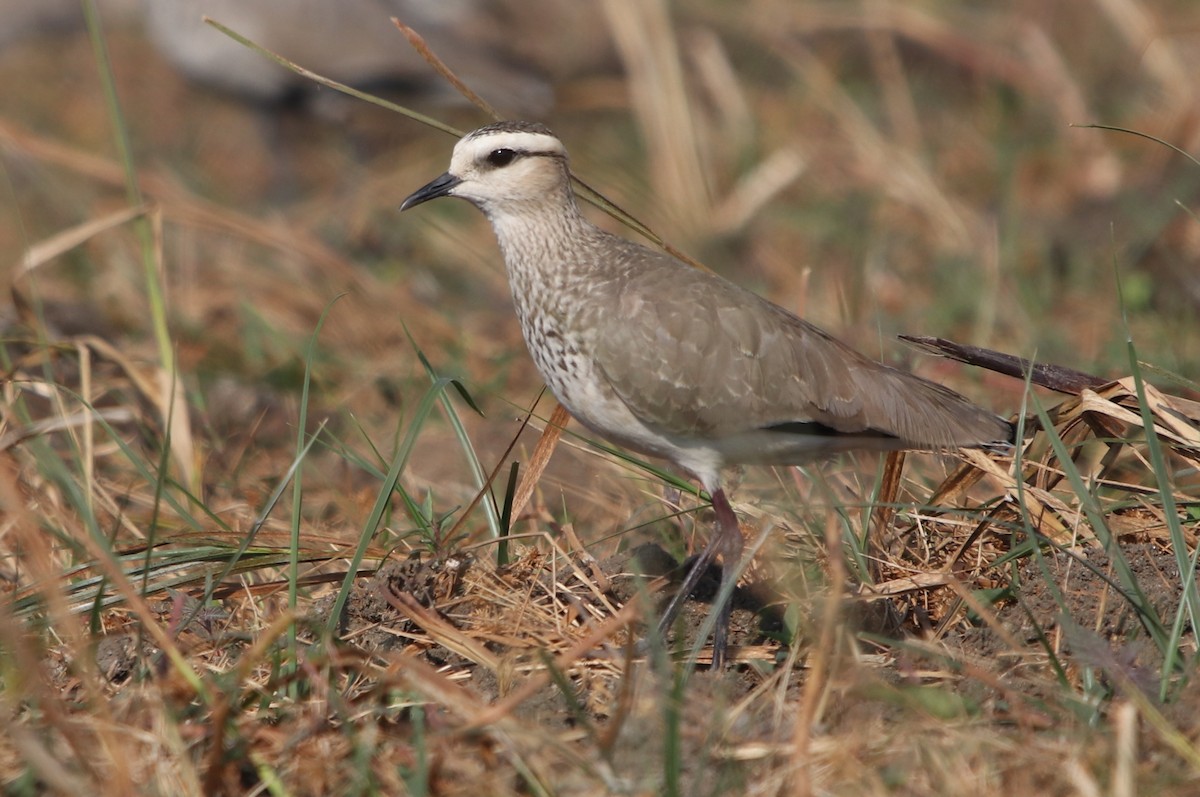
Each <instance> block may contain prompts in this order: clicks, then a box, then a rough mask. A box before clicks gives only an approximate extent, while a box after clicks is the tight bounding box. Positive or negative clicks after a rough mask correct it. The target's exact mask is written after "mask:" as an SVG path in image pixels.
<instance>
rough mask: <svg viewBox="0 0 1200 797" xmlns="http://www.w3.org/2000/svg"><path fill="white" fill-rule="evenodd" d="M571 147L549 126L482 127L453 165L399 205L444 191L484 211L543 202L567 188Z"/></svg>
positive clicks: (457, 151)
mask: <svg viewBox="0 0 1200 797" xmlns="http://www.w3.org/2000/svg"><path fill="white" fill-rule="evenodd" d="M568 175H569V172H568V171H567V151H566V149H564V148H563V145H562V142H561V141H559V140H558V138H557V137H555V135H554V134H553V133H551V132H550V130H549V129H547V128H546V127H544V126H543V125H540V124H535V123H531V122H498V123H496V124H493V125H488V126H487V127H481V128H479V129H478V130H475V131H473V132H471V133H468V134H467V135H465V136H463V138H462V139H461V140H460V141H459V142H458V144H456V145H455V146H454V154H453V155H452V156H451V158H450V169H449V171H447V172H446V173H445V174H443V175H441V176H440V177H438V178H436V179H434V180H432V181H431V182H429V183H427V184H426V185H424V186H423V187H421V188H419V189H417V190H416V191H415V192H413V194H412V195H411V196H409V197H408V198H407V199H405V200H404V202H403V203H401V205H400V210H402V211H403V210H408V209H409V208H411V207H415V206H417V205H419V204H421V203H422V202H428V201H429V200H430V199H436V198H438V197H442V196H455V197H460V198H462V199H466V200H467V201H469V202H471V203H473V204H474V205H476V206H477V207H479V208H480V209H481V210H483V211H484V212H485V213H488V214H489V215H490V214H491V211H492V210H494V209H496V208H497V207H503V206H505V205H506V204H507V205H512V204H520V203H526V202H531V201H542V200H545V199H546V198H548V197H550V196H556V195H557V194H559V193H561V192H562V191H563V190H564V189H565V188H568V187H569V185H570V183H569V177H568Z"/></svg>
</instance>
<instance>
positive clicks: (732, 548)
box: [658, 489, 745, 669]
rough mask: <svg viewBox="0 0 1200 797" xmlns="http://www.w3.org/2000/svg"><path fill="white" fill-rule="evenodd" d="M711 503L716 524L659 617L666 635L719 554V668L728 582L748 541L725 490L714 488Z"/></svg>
mask: <svg viewBox="0 0 1200 797" xmlns="http://www.w3.org/2000/svg"><path fill="white" fill-rule="evenodd" d="M712 504H713V512H715V513H716V515H717V524H716V526H717V527H716V529H715V530H714V532H713V535H712V538H711V539H710V540H709V543H708V545H707V546H706V547H705V549H704V551H703V552H702V553H701V554H700V556H699V557H697V558H696V561H695V562H694V563H692V567H691V569H690V570H688V572H687V575H686V576H684V578H683V583H682V584H680V585H679V591H678V592H676V593H675V597H673V598H671V602H670V603H668V604H667V608H666V609H665V610H664V611H663V615H662V618H661V619H660V620H659V621H658V633H659V636H660V637H663V638H665V637H666V634H667V631H669V630H670V628H671V625H672V624H673V623H674V622H675V618H676V617H678V616H679V610H680V609H682V608H683V603H684V601H686V600H687V599H688V597H690V596H691V594H692V591H693V590H695V589H696V585H697V584H698V583H700V579H701V577H703V575H704V572H705V571H706V570H708V566H709V565H711V564H712V563H713V560H714V559H716V557H717V554H720V555H721V589H720V593H718V600H719V601H720V603H719V605H717V606H714V607H713V608H714V609H715V610H716V611H717V622H716V626H715V627H714V629H713V662H712V666H713V669H720V668H721V667H723V666H724V664H725V648H726V645H727V643H728V640H729V616H730V613H731V612H732V610H733V606H732V603H733V592H732V590H731V589H729V582H730V581H731V580H732V579H734V578H735V577H736V573H737V570H738V566H739V565H740V564H741V561H742V549H743V548H744V547H745V542H744V540H743V539H742V532H741V529H740V528H739V527H738V522H737V515H735V514H734V513H733V507H731V506H730V505H729V500H728V499H727V498H725V491H724V490H721V489H717V490H713V491H712ZM727 589H728V590H729V594H728V596H727V597H726V598H725V600H720V594H721V593H725V592H726V590H727Z"/></svg>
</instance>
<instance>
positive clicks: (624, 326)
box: [593, 255, 1007, 447]
mask: <svg viewBox="0 0 1200 797" xmlns="http://www.w3.org/2000/svg"><path fill="white" fill-rule="evenodd" d="M659 257H661V258H662V260H661V261H660V262H661V265H662V267H661V268H652V269H643V270H640V271H638V272H634V273H630V274H629V275H628V277H627V279H626V280H625V281H624V282H623V284H622V286H621V288H620V290H619V291H618V295H617V297H616V302H615V306H616V308H617V310H616V312H615V313H614V314H613V315H611V316H608V317H606V318H605V319H604V320H603V321H602V322H601V323H599V324H597V328H596V331H595V339H594V342H593V343H594V352H595V356H596V359H597V361H598V364H599V365H600V367H601V369H602V370H603V372H604V374H605V375H606V377H607V378H608V380H609V382H610V384H611V386H612V388H613V390H614V391H615V392H616V393H617V395H619V396H620V397H621V399H622V400H623V401H624V402H625V403H626V405H627V406H628V407H629V409H630V410H631V411H632V412H633V413H634V414H635V415H636V416H637V417H638V418H639V419H640V420H642V422H643V423H646V424H647V425H649V426H651V427H652V428H654V429H656V430H659V431H662V432H665V433H668V434H672V435H681V436H689V437H692V436H695V437H726V436H733V435H739V434H743V433H746V432H749V431H753V430H759V429H765V428H770V427H776V426H783V425H786V424H795V423H809V422H815V423H819V424H821V425H823V426H825V427H827V428H828V429H832V430H836V431H838V432H843V433H848V434H854V433H859V432H863V433H866V432H873V433H883V434H887V435H893V436H895V437H898V438H900V439H902V440H906V441H909V442H912V443H914V444H918V445H921V446H930V447H953V446H962V445H973V444H980V443H985V442H995V441H1000V440H1003V439H1004V438H1005V436H1006V435H1007V427H1006V424H1005V422H1004V421H1002V420H1000V419H999V418H997V417H996V416H994V415H992V414H991V413H988V412H986V411H984V410H982V409H979V408H977V407H975V406H974V405H972V404H970V403H969V402H967V401H966V399H964V398H962V397H961V396H959V395H958V394H956V393H954V392H953V391H951V390H948V389H946V388H944V387H942V386H940V385H936V384H934V383H931V382H928V381H926V380H923V379H920V378H918V377H915V376H913V375H911V374H907V373H904V372H902V371H898V370H895V369H892V368H888V367H887V366H883V365H880V364H878V363H875V362H873V361H871V360H869V359H867V358H865V357H863V356H862V355H860V354H858V353H857V352H855V351H854V350H853V349H851V348H849V347H848V346H845V345H844V344H842V343H840V342H839V341H837V340H836V339H834V338H832V337H830V336H829V335H827V334H826V333H824V332H822V331H821V330H820V329H818V328H817V327H814V326H812V325H811V324H808V323H807V322H805V321H803V320H802V319H800V318H798V317H796V316H794V315H792V314H791V313H788V312H787V311H786V310H784V309H782V308H780V307H778V306H777V305H774V304H771V303H770V302H767V301H766V300H765V299H762V298H761V297H758V296H757V295H755V294H753V293H750V292H748V291H745V290H743V289H741V288H739V287H737V286H735V285H733V284H732V283H730V282H727V281H726V280H723V279H721V278H720V277H717V276H715V275H712V274H708V273H706V272H700V271H697V270H695V269H692V268H690V267H688V266H685V265H684V264H682V263H679V261H677V260H675V259H674V258H670V257H668V256H666V255H661V256H659Z"/></svg>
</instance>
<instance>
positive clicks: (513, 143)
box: [461, 130, 566, 157]
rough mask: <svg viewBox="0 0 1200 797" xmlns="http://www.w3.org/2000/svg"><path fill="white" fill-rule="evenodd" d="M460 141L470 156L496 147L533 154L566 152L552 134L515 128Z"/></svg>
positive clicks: (562, 153)
mask: <svg viewBox="0 0 1200 797" xmlns="http://www.w3.org/2000/svg"><path fill="white" fill-rule="evenodd" d="M461 143H462V144H463V145H465V148H469V152H470V153H471V155H472V157H474V156H478V155H481V154H484V153H488V152H493V151H495V150H498V149H512V150H516V151H517V152H529V153H535V154H554V155H565V154H566V152H565V150H564V149H563V145H562V142H561V141H559V140H558V139H557V138H555V137H554V136H547V135H544V134H542V133H527V132H523V131H516V130H512V131H509V130H504V131H500V132H495V133H487V134H485V135H482V136H479V137H478V138H467V139H463V141H462V142H461Z"/></svg>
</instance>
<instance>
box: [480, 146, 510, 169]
mask: <svg viewBox="0 0 1200 797" xmlns="http://www.w3.org/2000/svg"><path fill="white" fill-rule="evenodd" d="M516 159H517V151H516V150H515V149H494V150H492V151H491V152H489V153H488V156H487V162H488V164H489V165H491V166H496V167H500V166H507V165H508V164H510V163H512V162H513V161H514V160H516Z"/></svg>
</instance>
